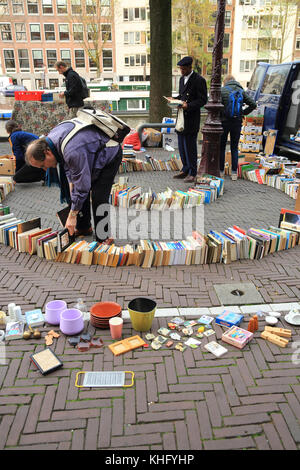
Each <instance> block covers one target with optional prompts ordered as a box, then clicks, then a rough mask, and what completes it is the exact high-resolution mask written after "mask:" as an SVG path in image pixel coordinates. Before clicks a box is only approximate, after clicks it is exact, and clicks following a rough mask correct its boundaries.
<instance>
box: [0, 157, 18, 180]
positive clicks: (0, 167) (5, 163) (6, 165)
mask: <svg viewBox="0 0 300 470" xmlns="http://www.w3.org/2000/svg"><path fill="white" fill-rule="evenodd" d="M14 174H15V161H14V160H9V159H8V158H1V159H0V175H9V176H13V175H14Z"/></svg>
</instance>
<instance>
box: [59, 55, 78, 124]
mask: <svg viewBox="0 0 300 470" xmlns="http://www.w3.org/2000/svg"><path fill="white" fill-rule="evenodd" d="M55 68H56V70H57V71H58V73H59V74H60V75H63V76H64V77H66V80H65V82H66V91H64V92H63V93H60V94H59V97H60V98H63V97H65V98H66V104H67V106H68V108H69V117H70V119H72V118H74V117H76V116H77V111H78V109H79V108H82V107H83V105H84V102H83V99H82V82H81V79H80V76H79V75H78V73H77V72H75V70H73V69H72V67H68V65H67V64H66V63H65V62H62V61H58V62H56V64H55Z"/></svg>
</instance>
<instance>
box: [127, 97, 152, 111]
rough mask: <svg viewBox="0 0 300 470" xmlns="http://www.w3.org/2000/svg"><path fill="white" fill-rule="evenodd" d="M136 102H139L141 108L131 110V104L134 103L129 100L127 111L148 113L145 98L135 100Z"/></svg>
mask: <svg viewBox="0 0 300 470" xmlns="http://www.w3.org/2000/svg"><path fill="white" fill-rule="evenodd" d="M134 100H135V101H138V102H139V107H138V108H135V107H133V108H131V107H130V102H131V101H133V100H132V99H128V100H126V107H127V111H146V109H147V102H146V100H145V99H144V98H135V99H134Z"/></svg>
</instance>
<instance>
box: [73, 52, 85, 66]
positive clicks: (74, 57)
mask: <svg viewBox="0 0 300 470" xmlns="http://www.w3.org/2000/svg"><path fill="white" fill-rule="evenodd" d="M76 51H81V52H83V57H84V65H83V66H82V67H80V66H79V65H77V64H76ZM85 60H86V54H85V50H84V49H74V64H75V67H76V68H77V69H84V68H85Z"/></svg>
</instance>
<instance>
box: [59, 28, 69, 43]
mask: <svg viewBox="0 0 300 470" xmlns="http://www.w3.org/2000/svg"><path fill="white" fill-rule="evenodd" d="M58 34H59V40H60V41H69V40H70V31H69V25H68V24H59V25H58Z"/></svg>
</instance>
